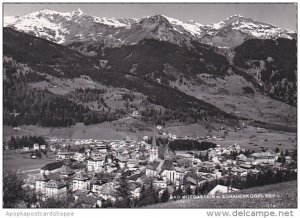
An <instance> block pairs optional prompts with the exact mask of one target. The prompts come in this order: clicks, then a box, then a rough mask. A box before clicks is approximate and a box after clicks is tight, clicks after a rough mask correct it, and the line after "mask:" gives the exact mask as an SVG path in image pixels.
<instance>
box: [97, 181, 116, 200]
mask: <svg viewBox="0 0 300 218" xmlns="http://www.w3.org/2000/svg"><path fill="white" fill-rule="evenodd" d="M99 196H101V197H102V198H104V199H105V200H108V199H110V200H111V201H115V200H116V199H117V190H116V188H115V185H114V184H113V183H112V182H109V183H106V184H104V185H103V186H102V188H101V190H100V193H99Z"/></svg>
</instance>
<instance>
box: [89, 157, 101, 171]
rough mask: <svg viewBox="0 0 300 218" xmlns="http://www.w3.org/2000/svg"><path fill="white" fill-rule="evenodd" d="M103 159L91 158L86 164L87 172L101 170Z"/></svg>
mask: <svg viewBox="0 0 300 218" xmlns="http://www.w3.org/2000/svg"><path fill="white" fill-rule="evenodd" d="M103 164H104V159H103V158H102V157H95V156H91V157H89V159H88V162H87V170H88V171H95V172H99V171H101V170H102V167H103Z"/></svg>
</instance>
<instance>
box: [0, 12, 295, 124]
mask: <svg viewBox="0 0 300 218" xmlns="http://www.w3.org/2000/svg"><path fill="white" fill-rule="evenodd" d="M4 26H5V27H4V35H3V53H4V114H5V116H4V117H5V119H4V123H5V124H7V125H31V124H34V125H42V126H54V127H59V126H71V125H75V124H76V123H81V122H83V123H85V124H86V125H89V124H94V123H101V122H105V121H109V122H110V121H113V120H120V119H125V118H126V117H128V116H129V117H132V116H133V117H134V119H137V120H139V123H138V124H135V128H136V129H137V130H138V129H140V128H141V126H142V125H143V123H147V122H152V121H153V120H154V121H155V122H156V123H157V124H161V125H165V124H166V123H176V122H179V123H198V124H200V125H202V126H205V127H206V128H213V125H214V124H215V123H217V124H218V125H220V124H222V125H229V126H238V125H240V124H239V122H240V121H243V122H251V123H253V122H254V123H260V124H262V123H265V124H274V125H286V126H296V105H297V46H296V43H297V41H296V37H297V34H296V32H294V31H291V30H284V29H281V28H278V27H275V26H273V25H270V24H265V23H262V22H259V21H254V20H253V19H251V18H245V17H242V16H240V15H234V16H231V17H229V18H228V19H226V20H224V21H221V22H219V23H217V24H211V25H201V24H199V23H196V22H194V21H188V22H182V21H179V20H177V19H173V18H169V17H167V16H164V15H154V16H148V17H143V18H130V19H117V18H106V17H93V16H89V15H87V14H85V13H84V12H83V11H82V10H80V9H78V10H75V11H73V12H70V13H61V12H56V11H51V10H42V11H37V12H33V13H30V14H28V15H25V16H20V17H12V16H10V17H5V18H4ZM55 102H59V104H58V103H55ZM72 108H73V109H72ZM16 114H17V115H16ZM132 114H134V115H132Z"/></svg>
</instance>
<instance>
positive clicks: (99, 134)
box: [4, 117, 297, 151]
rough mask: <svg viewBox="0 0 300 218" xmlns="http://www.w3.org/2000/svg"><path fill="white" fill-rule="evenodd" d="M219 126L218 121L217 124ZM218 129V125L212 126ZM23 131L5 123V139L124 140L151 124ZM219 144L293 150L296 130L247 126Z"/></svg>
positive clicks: (200, 130) (181, 131)
mask: <svg viewBox="0 0 300 218" xmlns="http://www.w3.org/2000/svg"><path fill="white" fill-rule="evenodd" d="M218 125H219V126H220V124H218ZM215 127H216V129H217V125H215ZM20 128H21V129H22V130H20V131H15V130H13V128H12V127H9V126H4V139H8V138H10V136H12V135H13V136H21V135H28V134H32V135H40V136H45V137H49V138H52V137H57V138H72V139H90V138H93V139H104V140H114V139H119V140H120V139H124V138H126V137H127V136H129V137H130V138H132V139H141V138H142V137H143V136H145V135H151V134H152V126H150V124H149V125H147V124H145V123H143V122H141V121H139V120H138V119H134V118H132V117H128V118H124V119H120V120H117V121H113V122H105V123H101V124H96V125H89V126H85V125H83V124H77V125H75V126H73V127H66V128H49V127H38V126H20ZM163 130H164V131H166V132H169V133H172V134H176V135H177V136H206V135H207V133H208V130H207V129H205V127H204V126H203V125H201V124H190V125H178V124H177V125H175V124H174V125H169V126H167V127H165V128H164V129H163ZM212 134H213V135H216V136H222V135H223V132H218V131H213V132H212ZM214 142H215V143H216V144H220V145H221V146H226V145H232V144H234V143H237V144H239V145H240V146H241V147H242V148H244V149H251V150H254V151H259V150H261V147H264V148H266V149H270V150H274V149H275V148H276V147H278V148H279V149H283V150H285V149H289V150H291V149H294V147H295V145H296V143H297V140H296V133H291V132H282V131H274V130H264V131H263V132H261V133H258V132H257V129H256V128H255V127H251V126H249V127H248V128H246V129H242V130H240V131H238V132H229V134H228V137H226V138H225V140H223V141H214Z"/></svg>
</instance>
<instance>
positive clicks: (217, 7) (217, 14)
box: [3, 3, 297, 30]
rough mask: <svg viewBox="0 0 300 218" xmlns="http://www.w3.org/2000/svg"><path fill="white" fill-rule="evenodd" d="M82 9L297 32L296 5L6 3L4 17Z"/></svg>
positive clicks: (93, 12)
mask: <svg viewBox="0 0 300 218" xmlns="http://www.w3.org/2000/svg"><path fill="white" fill-rule="evenodd" d="M78 8H80V9H82V10H83V11H84V12H85V13H86V14H88V15H92V16H99V17H117V18H130V17H144V16H149V15H155V14H162V15H166V16H168V17H172V18H176V19H179V20H182V21H188V20H194V21H196V22H198V23H201V24H211V23H217V22H220V21H222V20H224V19H226V18H228V17H229V16H231V15H234V14H240V15H242V16H244V17H250V18H252V19H254V20H257V21H261V22H264V23H269V24H273V25H275V26H278V27H281V28H284V29H291V30H297V5H296V4H295V3H285V4H283V3H250V4H249V3H231V4H229V3H214V4H212V3H196V4H195V3H187V4H184V3H148V4H146V3H143V4H142V3H114V4H111V3H81V4H80V3H76V4H75V3H74V4H72V3H69V4H59V3H52V4H49V3H42V4H38V3H35V4H33V3H31V4H26V3H19V4H16V3H4V4H3V14H4V16H8V15H14V16H20V15H25V14H29V13H31V12H34V11H38V10H41V9H50V10H56V11H60V12H71V11H73V10H75V9H78Z"/></svg>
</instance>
